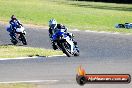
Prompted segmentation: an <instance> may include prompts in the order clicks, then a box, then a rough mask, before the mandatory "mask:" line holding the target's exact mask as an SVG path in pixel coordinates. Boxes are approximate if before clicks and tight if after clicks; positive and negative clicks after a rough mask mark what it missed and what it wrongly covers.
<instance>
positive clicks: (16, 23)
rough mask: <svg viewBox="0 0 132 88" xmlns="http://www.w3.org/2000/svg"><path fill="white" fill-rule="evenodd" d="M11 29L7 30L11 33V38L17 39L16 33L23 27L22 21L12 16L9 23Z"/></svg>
mask: <svg viewBox="0 0 132 88" xmlns="http://www.w3.org/2000/svg"><path fill="white" fill-rule="evenodd" d="M9 24H10V27H8V28H7V31H8V32H10V34H9V35H10V37H11V38H13V37H16V35H15V32H16V29H17V28H20V27H21V26H23V25H22V24H21V23H20V21H19V20H18V19H17V18H16V17H15V15H12V16H11V20H10V21H9Z"/></svg>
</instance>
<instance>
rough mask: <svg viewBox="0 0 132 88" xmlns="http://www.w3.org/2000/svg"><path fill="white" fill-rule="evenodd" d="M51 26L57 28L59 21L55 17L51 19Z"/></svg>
mask: <svg viewBox="0 0 132 88" xmlns="http://www.w3.org/2000/svg"><path fill="white" fill-rule="evenodd" d="M49 27H50V28H51V29H55V28H56V27H57V21H56V20H55V19H51V20H49Z"/></svg>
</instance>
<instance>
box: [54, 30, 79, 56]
mask: <svg viewBox="0 0 132 88" xmlns="http://www.w3.org/2000/svg"><path fill="white" fill-rule="evenodd" d="M52 40H53V41H54V42H55V45H56V46H57V48H58V49H60V50H62V51H63V53H65V54H66V55H67V56H68V57H71V56H79V48H78V47H75V44H74V43H73V39H72V38H71V37H70V36H68V35H67V33H65V32H64V30H63V29H61V30H57V31H56V32H55V33H54V34H53V35H52Z"/></svg>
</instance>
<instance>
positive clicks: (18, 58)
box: [0, 54, 66, 61]
mask: <svg viewBox="0 0 132 88" xmlns="http://www.w3.org/2000/svg"><path fill="white" fill-rule="evenodd" d="M62 56H66V55H65V54H63V55H52V56H46V57H45V56H33V57H16V58H0V61H4V60H24V59H35V58H44V57H45V58H49V57H62Z"/></svg>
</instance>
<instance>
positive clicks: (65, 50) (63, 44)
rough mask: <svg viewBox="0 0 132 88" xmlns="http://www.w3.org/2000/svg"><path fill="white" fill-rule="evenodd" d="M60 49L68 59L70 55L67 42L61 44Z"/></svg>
mask: <svg viewBox="0 0 132 88" xmlns="http://www.w3.org/2000/svg"><path fill="white" fill-rule="evenodd" d="M61 49H62V51H63V53H65V54H66V55H67V56H68V57H71V56H72V54H71V52H70V45H69V44H68V43H67V42H64V43H62V44H61Z"/></svg>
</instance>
